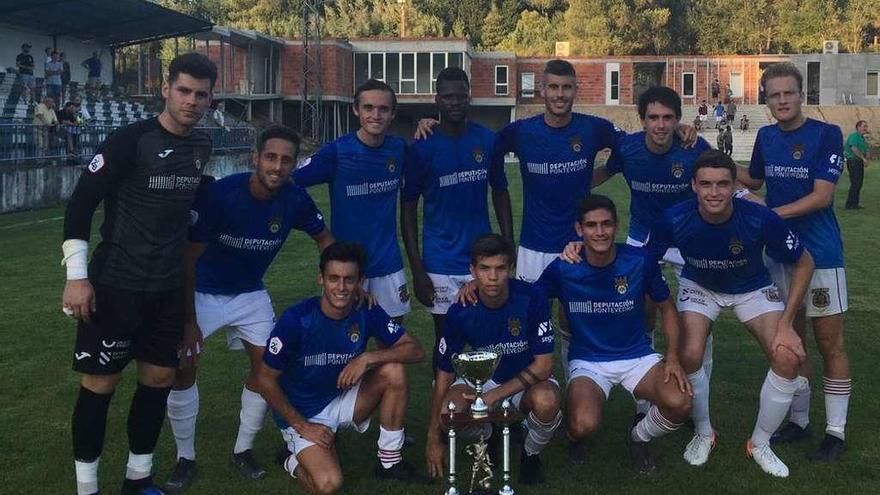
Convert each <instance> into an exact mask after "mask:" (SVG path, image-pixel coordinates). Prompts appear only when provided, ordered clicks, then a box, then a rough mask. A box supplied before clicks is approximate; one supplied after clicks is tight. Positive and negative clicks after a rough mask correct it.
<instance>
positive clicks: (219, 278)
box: [163, 126, 333, 493]
mask: <svg viewBox="0 0 880 495" xmlns="http://www.w3.org/2000/svg"><path fill="white" fill-rule="evenodd" d="M299 143H300V139H299V136H298V135H297V134H296V132H294V131H293V130H292V129H290V128H287V127H284V126H271V127H268V128H266V129H265V130H264V131H263V132H261V133H260V135H259V136H258V137H257V143H256V144H257V146H256V151H255V152H254V155H253V161H254V168H255V170H254V171H253V172H252V173H241V174H234V175H230V176H228V177H225V178H223V179H221V180H219V181H217V182H213V183H211V184H208V185H207V186H205V187H203V188H202V189H201V190H200V191H199V194H198V196H197V197H196V201H195V206H194V207H193V211H192V227H191V228H190V233H189V243H188V244H187V249H186V252H185V256H184V266H185V267H186V271H185V282H186V284H185V288H186V326H185V332H184V341H183V344H182V346H181V355H182V356H184V359H183V362H182V366H181V368H180V369H179V370H178V372H177V377H176V378H175V382H174V390H172V392H171V394H170V395H169V396H168V420H169V423H171V429H172V431H173V432H174V439H175V441H176V443H177V466H176V467H175V469H174V472H173V473H172V474H171V478H170V479H169V480H168V481H167V482H166V483H165V485H164V487H163V488H164V489H165V491H167V492H169V493H171V492H173V493H181V492H183V490H185V489H186V488H187V487H189V485H190V484H192V482H193V481H194V480H195V476H196V463H195V459H196V451H195V432H196V417H197V416H198V413H199V390H198V385H197V384H196V372H197V367H196V362H195V361H196V359H197V356H198V354H199V351H200V347H201V345H202V341H203V339H205V338H207V337H209V336H210V335H211V334H213V333H214V332H216V331H217V330H219V329H220V328H221V327H224V326H229V327H231V329H230V331H229V333H227V341H228V343H229V347H230V348H236V349H241V348H242V346H243V348H244V349H245V350H246V351H247V354H248V357H249V358H250V363H251V371H250V374H249V376H248V378H247V381H246V382H245V385H244V387H243V388H242V391H241V413H240V415H239V417H240V418H241V423H240V425H239V428H238V438H237V439H236V441H235V447H234V448H233V451H232V452H233V455H232V460H233V464H234V465H235V466H236V467H237V468H238V470H239V471H240V472H241V474H242V475H243V476H245V477H246V478H249V479H260V478H262V477H264V476H265V475H266V471H265V470H263V468H262V467H260V465H259V464H258V463H257V461H256V459H254V456H253V452H252V451H251V448H252V447H253V443H254V438H255V437H256V435H257V432H259V431H260V428H261V427H262V425H263V418H264V417H265V415H266V409H267V406H266V402H265V401H264V400H263V398H262V397H261V396H260V394H259V392H258V391H257V388H256V375H257V368H258V367H259V366H260V363H262V362H263V352H264V349H265V345H266V341H267V340H269V333H270V332H271V331H272V327H273V326H274V324H275V312H274V311H273V310H272V301H271V299H270V298H269V293H268V292H266V289H265V287H264V285H263V275H264V274H265V273H266V270H267V269H268V268H269V265H270V264H271V263H272V260H273V259H274V258H275V255H276V254H278V251H280V250H281V247H282V245H283V244H284V241H285V239H287V236H288V234H289V233H290V231H291V229H297V230H302V231H303V232H305V233H307V234H308V235H310V236H311V237H312V238H313V239H314V240H315V243H316V244H317V245H318V249H319V250H322V249H324V248H325V247H326V246H328V245H329V244H330V243H331V242H333V236H331V235H330V232H328V231H327V229H326V227H325V226H324V220H323V217H322V216H321V213H320V212H319V211H318V209H317V208H316V207H315V203H314V202H313V201H312V199H311V198H310V197H309V195H308V194H307V193H306V192H305V190H303V189H302V188H301V187H299V186H296V185H294V184H292V183H291V182H290V173H291V171H292V170H293V168H294V165H295V164H296V155H297V152H298V151H299ZM185 356H191V358H189V359H187V358H186V357H185Z"/></svg>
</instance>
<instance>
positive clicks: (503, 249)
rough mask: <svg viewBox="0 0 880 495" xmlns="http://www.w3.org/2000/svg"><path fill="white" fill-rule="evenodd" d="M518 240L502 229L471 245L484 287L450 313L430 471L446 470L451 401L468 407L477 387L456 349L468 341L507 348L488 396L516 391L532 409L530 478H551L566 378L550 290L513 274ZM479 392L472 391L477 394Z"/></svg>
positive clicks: (516, 399)
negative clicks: (444, 422) (456, 367)
mask: <svg viewBox="0 0 880 495" xmlns="http://www.w3.org/2000/svg"><path fill="white" fill-rule="evenodd" d="M512 264H513V246H512V245H511V244H510V243H509V242H508V241H507V240H505V239H504V238H503V237H502V236H500V235H498V234H486V235H483V236H481V237H479V238H477V240H476V241H475V242H474V244H473V247H472V248H471V274H472V275H473V277H474V280H475V282H476V288H477V302H476V304H473V305H469V304H464V305H463V304H462V303H456V304H453V305H452V306H451V307H450V308H449V311H448V313H447V315H446V320H445V321H444V324H443V329H442V333H441V337H440V341H439V344H438V347H437V354H438V361H437V375H436V380H435V382H434V396H433V399H432V401H431V421H430V425H429V426H428V439H427V442H426V443H427V445H426V454H425V457H426V459H427V461H428V471H429V472H430V474H431V475H432V476H434V477H438V478H439V477H441V476H443V461H444V459H445V455H444V452H445V449H444V446H443V444H442V443H441V435H442V429H441V426H440V415H441V414H442V413H443V412H445V411H446V405H447V404H449V402H450V401H452V402H454V403H455V405H456V411H465V410H467V408H468V407H469V406H470V403H471V400H468V397H469V396H470V394H473V388H472V387H471V386H470V385H469V384H468V383H467V382H465V381H464V380H462V379H459V380H457V381H456V380H455V374H454V371H453V368H452V356H453V355H455V354H457V353H459V352H462V350H463V349H464V346H465V345H469V346H470V347H471V348H472V349H474V350H494V349H498V348H500V349H501V353H502V356H501V360H500V362H499V364H498V367H497V368H496V370H495V374H494V375H492V379H491V380H489V381H488V382H487V383H486V384H485V385H484V387H483V390H484V391H485V394H484V396H483V399H484V400H485V402H486V405H488V406H489V407H492V406H493V405H497V404H499V403H500V402H501V401H502V400H504V399H505V398H508V397H509V398H510V399H511V402H512V404H513V406H514V407H518V408H519V409H520V410H521V411H522V412H523V413H524V414H526V415H527V419H526V424H527V426H528V433H527V434H526V437H525V441H524V442H523V450H522V453H521V455H520V473H519V479H520V482H521V483H523V484H537V483H541V482H542V481H543V479H544V478H543V475H542V473H541V460H540V457H539V456H538V455H539V454H540V453H541V451H542V450H543V449H544V447H545V446H546V445H547V443H548V442H549V441H550V439H551V438H552V437H553V432H554V431H555V430H556V428H557V427H558V426H559V424H560V423H561V422H562V414H561V413H560V411H559V405H560V393H559V384H558V383H556V380H554V379H553V378H552V377H551V376H550V374H551V371H552V369H553V329H552V327H551V324H550V306H549V304H548V302H547V296H546V295H544V293H543V291H541V290H540V289H538V288H537V287H535V286H533V285H531V284H528V283H526V282H522V281H519V280H510V279H509V277H510V268H511V265H512ZM470 398H471V399H473V398H472V397H470Z"/></svg>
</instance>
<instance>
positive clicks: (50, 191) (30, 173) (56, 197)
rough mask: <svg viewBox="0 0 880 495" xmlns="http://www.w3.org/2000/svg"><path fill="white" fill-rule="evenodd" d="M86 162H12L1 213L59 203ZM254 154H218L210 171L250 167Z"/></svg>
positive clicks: (3, 171) (0, 181)
mask: <svg viewBox="0 0 880 495" xmlns="http://www.w3.org/2000/svg"><path fill="white" fill-rule="evenodd" d="M84 168H85V165H81V166H74V167H69V166H63V165H52V164H36V165H9V166H2V167H0V191H2V196H0V213H7V212H11V211H18V210H29V209H33V208H44V207H48V206H55V205H57V204H59V203H62V202H64V201H66V200H67V199H68V198H70V195H71V194H72V193H73V188H74V187H75V186H76V181H77V180H78V179H79V175H80V174H81V173H82V170H83V169H84ZM250 168H251V155H250V153H239V154H228V155H217V156H214V157H212V158H211V161H210V163H209V164H208V168H207V169H206V173H208V174H210V175H213V176H214V177H217V178H220V177H225V176H227V175H230V174H233V173H236V172H243V171H246V170H250Z"/></svg>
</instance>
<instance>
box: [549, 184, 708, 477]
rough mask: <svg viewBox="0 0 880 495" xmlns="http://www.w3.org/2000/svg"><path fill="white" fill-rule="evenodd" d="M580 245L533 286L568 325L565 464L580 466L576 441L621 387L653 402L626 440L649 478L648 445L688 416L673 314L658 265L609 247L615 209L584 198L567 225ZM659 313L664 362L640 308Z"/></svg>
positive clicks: (638, 253) (600, 199) (633, 251)
mask: <svg viewBox="0 0 880 495" xmlns="http://www.w3.org/2000/svg"><path fill="white" fill-rule="evenodd" d="M574 228H575V230H576V231H577V234H578V235H579V236H581V238H582V240H583V247H584V254H583V255H582V258H583V259H582V260H580V261H579V262H577V263H574V264H569V263H566V262H565V261H563V260H560V259H557V260H556V261H554V262H552V263H551V264H550V265H549V266H548V267H547V269H546V270H544V273H543V274H542V275H541V278H540V279H539V280H538V282H537V284H538V285H539V286H541V287H543V288H545V289H546V290H547V294H548V295H550V296H551V297H556V298H558V299H559V300H560V301H561V302H562V304H563V308H564V310H565V313H566V317H567V318H568V322H569V325H570V326H571V334H572V337H571V348H570V350H569V356H568V357H569V362H568V363H566V364H567V365H568V367H569V374H568V393H567V402H566V417H567V421H568V423H567V427H568V434H569V438H570V440H571V443H570V444H569V458H570V459H571V460H572V461H573V462H576V463H583V462H584V459H585V452H584V447H583V440H584V439H586V438H587V437H589V436H591V435H593V434H594V433H596V431H597V430H598V429H599V423H600V422H601V419H602V408H603V405H604V403H605V401H606V400H607V399H608V394H609V393H610V392H611V388H612V387H613V386H615V385H622V386H623V387H624V388H626V389H627V390H628V391H629V392H630V393H631V394H633V396H634V397H635V398H636V399H645V400H648V401H650V402H651V403H652V406H651V408H650V410H649V411H648V413H647V414H646V415H645V416H644V417H643V418H642V419H640V420H639V421H638V422H637V423H635V424H634V425H633V428H632V429H631V430H630V432H629V434H628V436H627V445H628V447H629V451H630V456H631V460H632V462H633V467H635V468H636V469H637V470H638V472H639V473H641V474H651V473H653V472H654V471H655V470H656V465H655V464H654V461H653V459H652V456H651V454H650V451H649V449H648V442H650V441H651V440H652V439H654V438H657V437H659V436H662V435H665V434H667V433H670V432H672V431H675V430H676V429H678V428H679V427H680V426H681V423H682V422H684V420H685V419H687V417H688V414H689V413H690V410H691V399H690V396H689V394H690V383H688V381H687V379H686V378H685V375H684V372H683V371H682V368H681V366H680V365H679V364H678V337H679V327H678V314H677V313H676V311H675V306H673V304H672V302H671V301H670V300H669V287H668V286H667V285H666V281H665V280H664V279H663V275H662V274H661V273H660V267H659V265H658V264H657V262H656V261H655V260H654V259H652V258H650V257H649V256H648V255H647V254H646V252H645V251H643V250H641V249H638V248H634V247H632V246H627V245H625V244H620V245H618V244H615V243H614V236H615V234H616V233H617V209H616V208H615V206H614V203H613V202H612V201H611V200H610V199H608V198H607V197H605V196H601V195H598V194H594V195H591V196H589V197H587V198H586V199H584V200H583V201H582V202H581V204H580V206H579V207H578V218H577V221H576V222H575V224H574ZM646 297H650V298H651V299H653V300H654V302H655V303H656V304H657V305H658V307H659V308H660V312H661V315H662V318H663V330H664V331H665V333H666V341H667V352H666V356H665V359H664V357H663V356H661V355H660V354H657V353H655V352H654V350H653V349H652V348H651V342H650V340H649V339H648V335H647V333H646V331H645V309H644V301H645V298H646Z"/></svg>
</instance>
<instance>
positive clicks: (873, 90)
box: [865, 70, 880, 97]
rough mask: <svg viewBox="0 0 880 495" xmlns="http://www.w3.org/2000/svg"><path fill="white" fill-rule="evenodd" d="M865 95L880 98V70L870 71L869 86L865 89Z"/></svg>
mask: <svg viewBox="0 0 880 495" xmlns="http://www.w3.org/2000/svg"><path fill="white" fill-rule="evenodd" d="M865 94H866V95H867V96H875V97H880V70H869V71H868V85H867V87H866V88H865Z"/></svg>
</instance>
